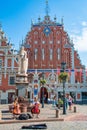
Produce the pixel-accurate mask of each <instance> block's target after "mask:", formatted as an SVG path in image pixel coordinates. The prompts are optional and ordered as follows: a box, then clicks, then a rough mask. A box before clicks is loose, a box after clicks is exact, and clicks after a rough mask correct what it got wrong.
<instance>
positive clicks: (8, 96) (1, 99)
mask: <svg viewBox="0 0 87 130" xmlns="http://www.w3.org/2000/svg"><path fill="white" fill-rule="evenodd" d="M17 70H18V62H17V59H16V54H15V53H14V50H13V49H12V44H11V43H9V42H8V40H7V38H6V37H5V34H4V32H3V31H2V28H1V27H0V103H11V102H12V96H13V95H14V94H15V92H16V85H15V77H16V72H17Z"/></svg>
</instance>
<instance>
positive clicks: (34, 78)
mask: <svg viewBox="0 0 87 130" xmlns="http://www.w3.org/2000/svg"><path fill="white" fill-rule="evenodd" d="M24 46H25V48H26V51H27V54H28V59H29V60H28V61H29V63H28V74H29V87H30V88H31V90H30V93H31V95H32V96H31V97H32V98H33V97H34V96H38V97H39V98H40V99H41V95H42V87H41V86H40V83H39V82H40V78H41V77H42V75H43V73H44V78H45V79H46V84H45V86H44V94H45V95H47V98H48V99H52V97H53V96H54V95H57V97H59V95H62V91H63V87H62V84H61V83H60V81H59V79H58V76H59V73H60V72H61V62H65V63H66V70H65V71H66V72H67V73H68V80H67V82H66V87H65V89H66V94H71V95H72V96H74V98H75V99H76V101H78V102H80V101H83V100H84V99H85V98H87V85H86V82H87V81H86V71H85V66H84V65H82V63H81V60H80V57H79V54H78V52H77V51H76V50H75V49H74V44H73V41H72V40H71V39H70V37H69V35H68V33H67V32H66V31H65V30H64V24H63V19H61V22H57V18H56V17H54V20H51V17H50V16H49V12H48V2H46V15H45V17H44V20H41V18H40V17H39V18H38V22H37V23H32V24H31V31H30V32H28V33H27V35H26V38H25V42H24Z"/></svg>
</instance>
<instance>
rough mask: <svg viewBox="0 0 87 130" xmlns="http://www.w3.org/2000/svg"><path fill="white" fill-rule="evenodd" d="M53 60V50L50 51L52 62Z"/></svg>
mask: <svg viewBox="0 0 87 130" xmlns="http://www.w3.org/2000/svg"><path fill="white" fill-rule="evenodd" d="M52 59H53V50H52V49H50V60H52Z"/></svg>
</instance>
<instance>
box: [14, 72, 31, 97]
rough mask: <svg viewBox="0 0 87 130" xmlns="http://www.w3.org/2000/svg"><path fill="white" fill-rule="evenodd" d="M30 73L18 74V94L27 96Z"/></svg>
mask: <svg viewBox="0 0 87 130" xmlns="http://www.w3.org/2000/svg"><path fill="white" fill-rule="evenodd" d="M28 84H29V82H28V75H27V74H17V75H16V87H17V90H18V94H17V96H23V97H26V96H27V95H26V91H27V87H28Z"/></svg>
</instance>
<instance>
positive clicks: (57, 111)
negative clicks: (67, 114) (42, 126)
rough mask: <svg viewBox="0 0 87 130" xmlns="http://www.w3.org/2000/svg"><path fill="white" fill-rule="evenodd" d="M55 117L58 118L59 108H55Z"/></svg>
mask: <svg viewBox="0 0 87 130" xmlns="http://www.w3.org/2000/svg"><path fill="white" fill-rule="evenodd" d="M56 118H59V109H56Z"/></svg>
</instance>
